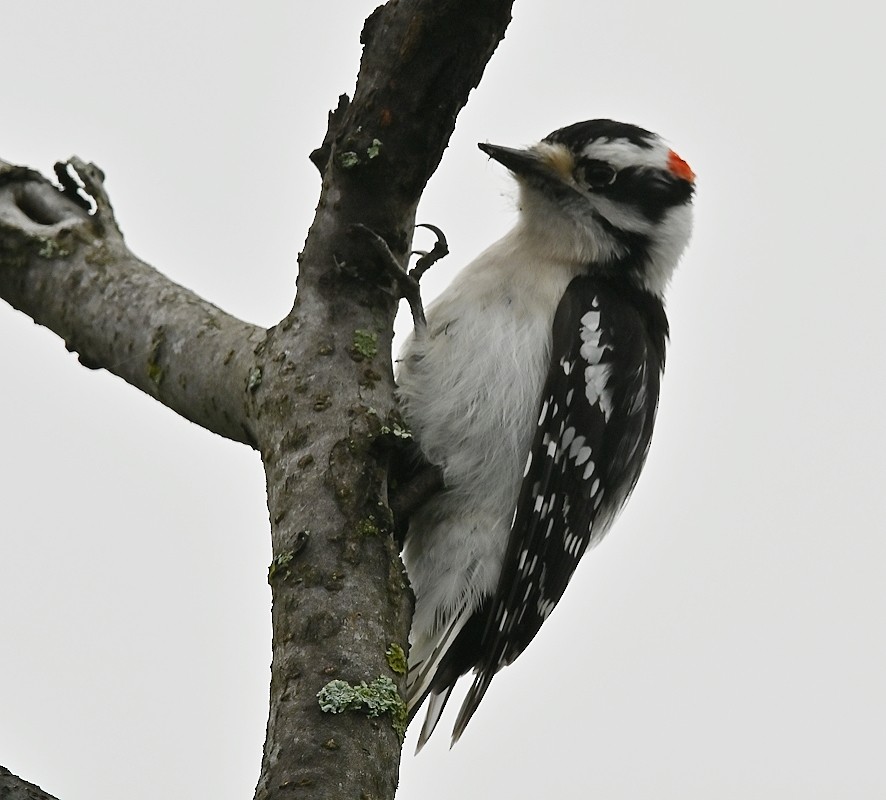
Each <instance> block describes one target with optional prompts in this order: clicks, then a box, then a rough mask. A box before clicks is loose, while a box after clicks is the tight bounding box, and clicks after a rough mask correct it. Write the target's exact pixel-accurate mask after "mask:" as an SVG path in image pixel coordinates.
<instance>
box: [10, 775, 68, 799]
mask: <svg viewBox="0 0 886 800" xmlns="http://www.w3.org/2000/svg"><path fill="white" fill-rule="evenodd" d="M0 798H2V800H56V798H55V796H54V795H51V794H49V792H44V791H43V790H42V789H41V788H40V787H39V786H35V785H34V784H33V783H28V782H27V781H24V780H22V779H21V778H19V777H16V776H15V775H13V774H12V773H11V772H10V771H9V770H8V769H6V767H0Z"/></svg>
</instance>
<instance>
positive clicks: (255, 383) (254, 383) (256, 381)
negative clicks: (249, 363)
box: [246, 366, 262, 392]
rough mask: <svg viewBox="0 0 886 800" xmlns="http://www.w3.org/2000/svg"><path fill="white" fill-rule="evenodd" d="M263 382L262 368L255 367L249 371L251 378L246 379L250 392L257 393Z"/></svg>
mask: <svg viewBox="0 0 886 800" xmlns="http://www.w3.org/2000/svg"><path fill="white" fill-rule="evenodd" d="M261 381H262V370H261V367H258V366H256V367H253V368H252V369H251V370H249V377H248V378H247V379H246V388H247V389H248V390H249V391H250V392H255V391H257V390H258V387H259V386H261Z"/></svg>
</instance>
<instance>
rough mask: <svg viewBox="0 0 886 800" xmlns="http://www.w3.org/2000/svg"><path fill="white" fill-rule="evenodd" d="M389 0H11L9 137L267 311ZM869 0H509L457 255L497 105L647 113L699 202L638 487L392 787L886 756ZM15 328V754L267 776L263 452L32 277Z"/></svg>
mask: <svg viewBox="0 0 886 800" xmlns="http://www.w3.org/2000/svg"><path fill="white" fill-rule="evenodd" d="M304 5H305V7H307V5H308V4H304ZM374 5H375V3H374V2H373V1H372V0H370V2H358V1H357V0H350V2H343V1H341V0H339V1H335V0H328V2H326V3H313V4H310V10H309V11H302V10H300V8H299V6H298V5H297V4H295V3H283V2H276V3H273V2H266V3H261V4H254V3H252V4H247V3H245V2H234V1H233V0H230V1H229V2H208V1H207V0H200V2H191V3H187V4H182V3H180V2H177V1H176V2H172V0H155V1H154V2H152V3H150V4H148V3H138V4H136V3H127V4H120V3H115V2H111V1H110V0H93V1H92V2H89V3H67V2H61V0H30V1H29V2H24V1H23V0H18V2H16V0H11V1H10V0H7V2H4V3H3V4H2V11H3V13H2V18H3V22H2V28H3V45H2V48H0V73H2V74H3V76H4V79H3V88H2V90H0V98H2V100H0V117H2V134H0V157H2V158H4V159H6V160H8V161H15V162H19V163H23V164H28V165H31V166H34V167H37V168H39V169H41V170H43V171H44V172H46V171H49V170H50V169H51V165H52V163H53V161H54V160H56V159H59V158H64V157H67V156H69V155H70V154H72V153H77V154H78V155H80V156H81V157H83V158H86V159H90V160H94V161H95V162H96V163H98V164H99V165H101V166H102V167H103V168H104V170H105V171H106V173H107V176H108V179H107V186H108V189H109V191H110V193H111V198H112V201H113V202H114V205H115V208H116V210H117V214H118V218H119V220H120V222H121V224H122V226H123V230H124V232H125V234H126V235H127V239H128V242H129V245H130V247H131V248H132V249H133V250H134V251H135V252H136V253H137V254H138V255H140V256H141V257H143V258H145V259H146V260H147V261H149V262H150V263H152V264H153V265H155V266H156V267H157V268H159V269H160V270H162V271H164V272H165V273H166V274H168V275H169V276H171V277H172V278H173V279H175V280H177V281H178V282H180V283H182V284H184V285H186V286H188V287H190V288H192V289H194V290H196V291H198V292H200V293H201V294H203V295H204V296H205V297H207V298H208V299H210V300H211V301H213V302H215V303H216V304H218V305H220V306H221V307H223V308H225V309H226V310H228V311H231V312H232V313H235V314H237V315H238V316H241V317H244V318H246V319H248V320H250V321H254V322H258V323H262V324H266V325H267V324H272V323H274V322H275V321H277V320H278V319H279V318H280V317H281V316H282V315H283V314H284V313H285V312H286V310H287V309H288V308H289V307H290V305H291V302H292V298H293V292H294V267H295V256H296V253H297V252H298V250H299V249H300V247H301V245H302V243H303V240H304V236H305V233H306V231H307V227H308V225H309V224H310V220H311V217H312V213H313V208H314V205H315V202H316V198H317V194H318V191H319V180H318V176H317V174H316V171H315V170H314V167H313V166H312V165H311V164H310V163H309V162H308V160H307V154H308V153H309V152H310V151H311V149H313V148H314V147H315V146H316V145H317V144H319V142H320V140H321V138H322V135H323V132H324V129H325V122H326V112H327V110H328V109H329V108H330V107H332V106H334V105H335V101H336V97H337V96H338V94H339V93H341V92H350V91H351V90H352V88H353V84H354V77H355V74H356V68H357V64H358V60H359V55H360V48H359V45H358V35H359V30H360V27H361V24H362V20H363V18H364V17H365V16H366V15H367V14H368V13H369V11H371V9H372V8H373V7H374ZM819 5H820V6H821V4H819ZM872 14H873V9H872V6H871V4H869V3H858V2H843V3H840V4H833V3H831V4H827V5H826V6H821V7H819V8H818V10H813V8H812V7H811V6H809V5H807V4H801V3H798V2H795V3H787V4H780V5H774V4H772V3H771V2H768V0H767V2H765V3H764V2H761V0H756V1H755V0H752V1H751V2H745V3H742V4H740V5H735V6H734V9H727V8H726V7H725V6H723V5H720V4H712V3H702V2H683V1H682V0H677V2H672V3H667V4H661V3H652V2H640V1H639V0H626V1H625V2H619V3H612V2H609V3H593V4H591V3H585V2H579V1H578V0H550V2H546V3H533V2H529V1H528V0H517V2H516V5H515V10H514V22H513V23H512V25H511V27H510V28H509V30H508V33H507V38H506V40H505V41H504V43H503V44H502V45H501V47H500V48H499V51H498V53H497V54H496V55H495V57H494V58H493V60H492V62H491V64H490V66H489V68H488V70H487V74H486V78H485V79H484V81H483V83H482V84H481V86H480V88H479V89H478V90H477V91H476V92H475V93H474V94H473V96H472V98H471V102H470V103H469V105H468V107H467V108H466V110H465V111H464V113H463V114H462V115H461V117H460V119H459V123H458V127H457V130H456V133H455V136H454V137H453V139H452V142H451V145H450V148H449V150H448V151H447V153H446V156H445V158H444V161H443V164H442V166H441V168H440V171H439V172H438V174H437V175H436V176H435V177H434V178H433V180H432V181H431V184H430V186H429V188H428V191H427V193H426V195H425V200H424V201H423V204H422V207H421V210H420V214H419V218H420V220H425V221H431V222H434V223H436V224H437V225H440V226H442V227H443V228H444V229H445V231H446V233H447V235H448V237H449V240H450V244H451V251H452V254H451V256H450V257H449V258H448V259H447V260H446V262H443V264H441V265H440V266H439V267H437V268H436V270H435V272H434V273H433V277H432V279H431V280H430V281H429V286H428V289H426V291H428V290H430V291H434V287H436V290H437V291H438V290H439V287H440V286H441V285H442V283H443V282H445V280H446V279H447V278H448V277H449V276H451V274H452V273H453V271H454V270H456V269H457V268H458V267H459V266H461V265H463V264H464V263H465V262H466V261H467V260H469V259H470V258H471V257H472V256H473V255H475V254H476V253H477V252H478V251H479V250H480V249H481V248H483V247H484V246H485V245H487V244H488V243H490V242H491V241H492V240H493V239H494V238H495V237H497V236H498V235H500V234H501V233H503V232H504V231H505V230H506V229H507V228H508V227H509V225H510V224H511V222H512V220H513V216H514V214H513V202H512V201H513V197H512V191H511V187H510V184H509V180H508V178H507V177H506V175H505V173H504V170H503V169H502V168H501V167H499V166H498V165H496V164H494V163H492V162H489V161H488V160H487V159H486V158H485V157H484V156H483V155H482V153H480V152H479V151H478V150H477V148H476V142H478V141H484V140H488V141H492V142H495V143H499V144H506V145H514V146H518V145H522V144H527V143H529V142H531V141H534V140H537V139H539V138H540V137H542V136H543V135H545V134H547V133H548V132H550V131H551V130H553V129H555V128H558V127H561V126H562V125H565V124H568V123H571V122H575V121H578V120H581V119H588V118H593V117H613V118H616V119H621V120H624V121H629V122H634V123H637V124H640V125H643V126H644V127H648V128H651V129H653V130H656V131H658V132H659V133H661V134H662V135H664V136H665V137H666V138H668V139H669V140H670V141H671V143H672V144H673V146H674V148H675V149H676V150H677V151H678V152H679V153H680V154H681V155H682V156H683V157H684V158H685V159H686V160H687V161H688V162H689V163H690V164H691V165H692V167H693V169H694V170H695V172H696V173H697V174H698V176H699V179H698V180H699V182H698V200H697V217H696V233H695V237H694V241H693V243H692V245H691V246H690V250H689V252H688V254H687V256H686V257H685V258H684V261H683V263H682V266H681V267H680V270H679V272H678V275H677V277H676V279H675V281H674V283H673V285H672V287H671V291H670V295H669V306H668V308H669V314H670V318H671V327H672V338H671V349H670V352H669V356H668V369H667V373H666V375H665V381H664V387H663V396H662V403H661V408H660V413H659V423H658V427H657V431H656V435H655V439H654V442H653V447H652V452H651V455H650V458H649V462H648V465H647V468H646V470H645V472H644V475H643V478H642V479H641V481H640V484H639V486H638V489H637V491H636V493H635V495H634V497H633V499H632V500H631V502H630V503H629V505H628V508H627V510H626V511H625V513H624V514H623V515H622V517H621V519H620V521H619V522H618V523H617V524H616V525H615V527H614V530H613V531H612V533H611V534H610V535H609V537H608V538H607V540H606V541H604V543H603V544H602V545H601V546H600V547H599V548H597V549H596V550H595V551H594V552H593V553H591V555H590V556H589V557H588V558H586V559H585V561H584V562H583V563H582V565H581V567H580V568H579V571H578V573H577V575H576V577H575V579H574V580H573V583H572V584H571V586H570V588H569V590H568V591H567V593H566V595H565V597H564V599H563V601H562V603H561V604H560V606H559V607H558V609H557V612H556V613H555V614H554V615H553V617H551V619H550V620H549V621H548V622H547V623H546V625H545V626H544V628H543V630H542V631H541V633H540V634H539V636H538V637H537V639H536V640H535V642H534V643H533V644H532V646H530V648H529V649H528V651H527V652H526V653H525V654H524V655H523V656H522V657H521V658H520V659H519V661H518V662H517V663H516V664H515V665H514V666H512V667H509V668H508V669H506V670H505V671H504V672H503V673H501V674H500V675H499V676H498V677H497V678H496V680H495V681H494V683H493V687H492V689H491V690H490V692H489V693H488V695H487V697H486V699H485V700H484V702H483V704H482V706H481V707H480V710H479V712H478V713H477V715H476V716H475V718H474V720H473V721H472V723H471V726H470V727H469V729H468V731H467V733H466V734H465V736H464V737H463V739H462V740H461V742H460V743H459V744H458V746H457V747H456V748H455V749H454V750H453V751H451V752H450V751H449V750H448V748H447V744H448V742H447V736H446V734H445V732H442V734H438V737H439V738H437V737H435V739H433V740H432V741H431V744H430V745H429V746H428V747H427V748H426V749H425V750H424V751H423V752H422V754H421V755H420V756H419V757H418V758H413V756H412V755H411V754H407V755H406V756H405V758H404V765H403V771H402V774H403V777H402V784H401V794H400V796H401V797H403V798H414V797H422V798H429V799H430V800H433V798H449V797H466V796H471V797H484V796H496V797H503V796H511V797H514V798H524V797H525V798H530V797H537V796H556V797H563V798H585V797H601V798H606V799H607V800H620V799H621V798H625V800H628V799H629V800H637V799H638V798H640V799H642V798H655V799H656V800H661V799H663V798H675V800H676V799H678V798H679V800H687V799H688V798H699V800H702V799H703V800H709V799H710V798H712V797H715V798H718V800H730V799H731V798H747V797H755V798H785V797H803V798H833V797H853V798H874V797H883V796H886V772H884V770H883V767H882V756H883V753H884V751H886V731H884V723H883V720H884V719H886V681H884V676H886V633H884V624H883V619H884V615H886V590H884V588H883V568H884V562H886V544H884V536H883V529H884V522H883V519H884V517H886V492H884V490H883V476H884V474H886V456H884V445H886V425H884V421H883V419H884V413H883V406H884V399H886V380H884V376H883V361H884V359H883V352H884V349H886V335H884V326H883V322H882V316H883V307H884V304H886V270H884V263H886V247H884V245H883V243H882V242H883V233H882V229H883V218H884V202H883V199H882V198H883V194H882V186H883V183H884V179H886V159H884V155H883V152H884V148H883V145H882V142H881V137H880V133H881V130H882V126H881V122H882V110H881V105H882V103H881V98H882V75H883V74H884V70H886V64H884V63H883V62H884V58H883V56H882V46H881V36H880V32H881V27H880V25H879V22H876V23H875V20H874V19H873V18H872ZM0 341H2V343H3V344H2V346H0V375H2V376H3V377H2V384H0V385H2V392H0V500H2V502H0V643H2V644H0V647H2V653H0V763H2V764H4V765H6V766H8V767H9V768H11V769H12V770H13V771H14V772H17V773H19V774H21V775H22V776H23V777H26V778H27V779H29V780H32V781H34V782H37V783H39V784H41V785H42V786H43V787H44V788H46V789H47V790H49V791H51V792H53V793H55V794H57V795H58V796H59V797H60V798H61V799H62V800H85V799H86V798H94V797H100V798H101V797H109V798H110V797H126V798H127V799H128V800H147V799H148V798H151V799H153V798H157V797H163V798H168V799H169V800H177V798H182V800H184V799H185V798H188V799H190V798H195V797H213V798H216V799H217V800H234V799H235V798H236V799H237V800H240V799H241V798H244V797H251V796H252V792H253V789H254V785H255V781H256V778H257V775H258V769H259V761H260V754H261V745H262V741H263V738H264V726H265V714H266V705H267V692H268V686H267V684H268V677H269V672H268V665H269V663H270V643H269V642H270V622H269V613H268V612H269V604H270V591H269V589H268V587H267V584H266V570H267V565H268V563H269V561H270V546H269V541H268V540H269V534H268V523H267V519H266V507H265V499H264V484H263V475H262V472H261V467H260V463H259V459H258V457H257V456H256V455H255V454H253V453H251V452H249V451H247V449H246V448H244V447H242V446H239V445H235V444H232V443H230V442H226V441H223V440H221V439H220V438H217V437H214V436H213V435H211V434H209V433H206V432H205V431H203V430H201V429H199V428H197V427H196V426H194V425H191V424H190V423H188V422H185V421H184V420H182V419H180V418H178V417H176V416H175V415H174V414H173V413H172V412H170V411H168V410H167V409H165V408H163V407H161V406H160V405H159V404H156V403H154V402H153V401H151V400H150V399H149V398H147V397H145V396H143V395H141V394H140V393H138V392H137V391H135V390H133V389H131V388H130V387H128V386H127V385H125V384H124V383H123V382H122V381H120V380H119V379H117V378H114V377H112V376H110V375H108V374H107V373H105V372H98V373H96V372H89V371H87V370H85V369H83V368H82V367H80V366H79V365H78V364H77V362H76V359H75V358H74V357H73V356H72V355H71V354H69V353H67V352H66V351H65V349H64V347H63V345H62V343H61V342H60V341H59V340H58V339H57V338H56V337H55V336H54V335H52V334H50V333H48V332H46V331H44V330H43V329H39V328H37V327H35V326H34V325H33V324H32V323H31V322H30V321H29V320H28V319H27V318H25V317H24V316H23V315H21V314H18V313H16V312H13V311H12V310H11V309H9V308H8V307H6V306H4V307H2V308H0ZM133 676H134V680H133ZM447 723H448V724H447ZM444 726H446V727H451V716H450V717H447V718H446V719H444ZM415 735H416V734H415V732H414V731H413V732H412V735H411V737H410V743H408V744H407V750H408V751H409V752H410V753H411V749H412V748H411V742H414V738H415Z"/></svg>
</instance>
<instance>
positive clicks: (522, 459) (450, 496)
mask: <svg viewBox="0 0 886 800" xmlns="http://www.w3.org/2000/svg"><path fill="white" fill-rule="evenodd" d="M479 147H480V149H481V150H482V151H483V152H484V153H486V154H487V155H489V156H490V157H491V158H493V159H495V160H496V161H498V162H500V163H501V164H503V165H504V166H505V167H507V168H508V169H509V170H510V171H511V172H512V173H513V175H514V177H515V178H516V180H517V183H518V185H519V218H518V221H517V224H516V226H515V227H514V228H513V230H511V231H510V233H508V234H507V235H506V236H505V237H504V238H503V239H501V240H500V241H498V242H496V243H495V244H493V245H492V246H491V247H490V248H489V249H487V250H486V251H485V252H484V253H482V254H481V255H480V256H479V257H478V258H477V259H476V260H475V261H473V262H472V263H471V264H469V265H468V266H467V267H465V268H464V269H463V270H462V271H461V272H460V273H459V274H458V275H457V276H456V278H455V279H454V280H453V282H452V284H451V285H450V286H449V288H448V289H447V290H446V291H444V293H443V294H442V295H441V296H440V297H439V298H438V299H437V300H436V301H435V302H434V303H432V304H431V306H430V307H429V309H428V314H427V324H426V325H425V326H422V325H418V326H417V328H416V330H415V331H414V333H413V334H412V335H411V337H410V338H409V340H408V341H407V342H406V344H405V346H404V348H403V351H402V352H401V354H400V359H399V370H398V375H397V383H398V387H399V388H398V392H399V399H400V403H401V408H402V412H403V415H404V417H405V419H406V422H407V423H408V425H409V427H410V428H411V430H412V431H413V434H414V436H415V439H416V441H417V444H418V446H419V448H420V450H421V452H422V455H423V456H424V458H425V459H427V461H429V462H430V463H431V464H435V465H438V466H439V467H440V469H441V470H442V473H443V479H444V483H445V487H444V489H443V490H442V491H440V492H438V493H437V494H435V495H434V496H432V497H431V498H430V499H429V500H428V501H427V502H426V503H425V504H424V505H423V506H421V507H420V508H419V509H418V510H417V511H416V512H414V513H413V514H412V516H411V517H410V519H409V523H408V531H407V533H406V539H405V544H404V550H403V559H404V563H405V565H406V570H407V573H408V575H409V579H410V581H411V583H412V588H413V590H414V592H415V615H414V619H413V623H412V631H411V634H410V653H409V675H408V681H407V693H408V697H407V702H408V707H409V712H410V717H411V716H413V715H414V714H415V713H416V712H417V710H418V708H419V706H421V704H422V703H423V702H424V701H425V699H428V698H429V703H428V713H427V718H426V720H425V723H424V727H423V728H422V731H421V735H420V738H419V748H420V747H421V746H422V745H423V744H424V743H425V742H426V741H427V739H428V737H429V736H430V735H431V733H432V732H433V730H434V727H435V726H436V724H437V722H438V721H439V719H440V715H441V713H442V711H443V707H444V705H445V703H446V701H447V699H448V698H449V695H450V693H451V691H452V689H453V686H454V685H455V683H456V681H457V680H458V679H459V677H461V676H462V675H464V674H465V673H466V672H468V671H470V670H472V669H473V671H474V672H475V677H474V683H473V686H472V687H471V689H470V691H469V693H468V695H467V698H466V699H465V701H464V704H463V705H462V708H461V711H460V713H459V715H458V718H457V721H456V723H455V728H454V730H453V742H455V741H456V740H457V739H458V738H459V736H460V735H461V734H462V732H463V731H464V729H465V726H466V725H467V723H468V721H469V720H470V718H471V715H472V714H473V713H474V711H475V710H476V709H477V706H478V704H479V703H480V700H481V699H482V697H483V695H484V693H485V692H486V689H487V688H488V687H489V684H490V681H491V680H492V677H493V676H494V675H495V673H496V672H497V671H498V670H499V669H501V668H502V667H503V666H505V665H506V664H510V663H511V662H512V661H513V660H514V659H515V658H517V656H518V655H520V653H521V652H522V651H523V650H524V649H525V648H526V646H527V645H528V644H529V642H530V641H531V640H532V638H533V637H534V636H535V634H536V633H537V632H538V630H539V628H540V627H541V624H542V623H543V622H544V620H545V619H547V617H548V615H549V614H550V613H551V611H552V610H553V608H554V606H555V605H556V604H557V601H558V600H559V599H560V596H561V595H562V594H563V591H564V590H565V588H566V584H567V583H568V582H569V579H570V578H571V577H572V573H573V572H574V570H575V568H576V566H577V564H578V562H579V559H580V558H581V557H582V555H583V554H584V552H585V551H586V550H587V549H588V548H589V547H590V546H592V545H594V544H596V543H597V542H599V541H600V539H601V538H602V537H603V535H604V534H605V533H606V531H607V529H608V528H609V526H610V524H611V523H612V520H613V518H614V517H615V515H616V514H617V512H618V511H619V509H620V508H621V507H622V505H623V504H624V502H625V500H626V499H627V498H628V495H629V494H630V493H631V491H632V489H633V488H634V485H635V483H636V482H637V478H638V476H639V475H640V470H641V469H642V467H643V462H644V460H645V458H646V453H647V450H648V447H649V441H650V437H651V436H652V427H653V423H654V420H655V413H656V408H657V405H658V393H659V380H660V377H661V372H662V369H663V367H664V361H665V341H666V339H667V336H668V321H667V318H666V316H665V311H664V306H663V295H664V290H665V287H666V285H667V283H668V280H669V279H670V277H671V274H672V273H673V271H674V268H675V267H676V265H677V261H678V259H679V257H680V254H681V253H682V252H683V249H684V247H685V246H686V244H687V241H688V239H689V234H690V229H691V225H692V208H691V204H692V197H693V192H694V180H695V175H694V174H693V172H692V170H691V169H690V168H689V165H688V164H687V163H686V162H685V161H683V160H682V159H681V158H680V157H679V156H678V155H677V154H676V153H675V152H674V151H673V150H671V149H670V148H669V147H668V145H667V144H665V143H664V142H663V141H662V139H660V138H659V137H658V136H657V135H656V134H654V133H651V132H649V131H647V130H643V129H642V128H638V127H636V126H634V125H627V124H623V123H619V122H613V121H611V120H591V121H588V122H579V123H577V124H575V125H570V126H568V127H566V128H562V129H561V130H558V131H555V132H554V133H552V134H550V135H549V136H546V137H545V138H544V139H543V140H542V141H541V142H539V143H538V144H536V145H534V146H532V147H530V148H528V149H526V150H515V149H511V148H507V147H499V146H497V145H491V144H480V145H479Z"/></svg>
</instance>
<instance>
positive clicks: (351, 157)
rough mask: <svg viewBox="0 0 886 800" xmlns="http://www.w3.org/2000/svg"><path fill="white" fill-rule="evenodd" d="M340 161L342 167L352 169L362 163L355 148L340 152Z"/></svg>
mask: <svg viewBox="0 0 886 800" xmlns="http://www.w3.org/2000/svg"><path fill="white" fill-rule="evenodd" d="M338 163H339V164H340V165H341V167H342V169H352V168H353V167H356V166H357V164H359V163H360V156H358V155H357V154H356V153H355V152H354V151H353V150H346V151H345V152H344V153H339V154H338Z"/></svg>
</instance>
